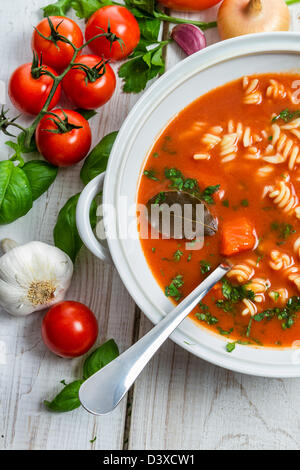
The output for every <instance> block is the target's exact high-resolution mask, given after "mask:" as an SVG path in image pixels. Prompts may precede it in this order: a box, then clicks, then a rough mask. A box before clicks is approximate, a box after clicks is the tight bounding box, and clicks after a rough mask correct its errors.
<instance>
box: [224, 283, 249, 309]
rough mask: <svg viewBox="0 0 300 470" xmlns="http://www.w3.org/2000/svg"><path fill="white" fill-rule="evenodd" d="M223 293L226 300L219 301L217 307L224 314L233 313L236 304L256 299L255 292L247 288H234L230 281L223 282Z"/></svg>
mask: <svg viewBox="0 0 300 470" xmlns="http://www.w3.org/2000/svg"><path fill="white" fill-rule="evenodd" d="M222 293H223V296H224V297H225V300H217V302H216V305H217V307H219V308H221V309H222V310H224V312H231V311H232V310H233V309H234V304H236V303H238V302H240V301H241V300H243V299H252V300H253V299H254V292H253V291H252V290H250V289H247V286H234V285H232V284H231V282H230V281H229V280H228V279H223V280H222Z"/></svg>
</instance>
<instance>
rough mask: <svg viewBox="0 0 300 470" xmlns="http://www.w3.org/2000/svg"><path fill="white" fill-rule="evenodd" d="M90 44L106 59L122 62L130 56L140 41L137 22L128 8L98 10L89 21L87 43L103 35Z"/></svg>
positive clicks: (86, 34) (109, 6) (110, 7)
mask: <svg viewBox="0 0 300 470" xmlns="http://www.w3.org/2000/svg"><path fill="white" fill-rule="evenodd" d="M101 32H103V36H102V37H99V38H97V39H95V40H94V41H92V42H91V43H90V44H89V47H90V48H91V50H92V51H93V52H94V53H95V54H97V55H99V56H100V57H104V58H105V59H111V60H114V61H116V60H121V59H124V58H125V57H127V56H129V55H130V54H131V52H132V51H133V49H135V47H136V46H137V45H138V43H139V40H140V28H139V25H138V22H137V20H136V19H135V17H134V16H133V14H132V13H130V11H129V10H127V8H125V7H123V6H119V5H108V6H105V7H103V8H100V9H99V10H97V11H96V12H95V13H94V14H93V15H92V16H91V17H90V19H89V20H88V22H87V25H86V30H85V38H86V41H89V40H90V39H92V38H93V37H95V36H97V35H99V34H101Z"/></svg>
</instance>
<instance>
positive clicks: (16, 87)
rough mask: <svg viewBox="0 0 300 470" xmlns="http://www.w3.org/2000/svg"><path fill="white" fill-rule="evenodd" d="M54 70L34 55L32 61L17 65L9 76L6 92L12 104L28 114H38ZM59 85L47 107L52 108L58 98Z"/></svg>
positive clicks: (48, 89)
mask: <svg viewBox="0 0 300 470" xmlns="http://www.w3.org/2000/svg"><path fill="white" fill-rule="evenodd" d="M47 72H48V73H50V74H52V76H55V77H56V76H57V73H56V71H55V70H54V69H53V68H52V67H49V66H48V65H42V64H40V63H39V61H38V58H37V57H36V55H35V56H34V59H33V63H32V64H31V63H28V64H23V65H20V67H18V68H17V69H16V70H15V71H14V73H13V74H12V76H11V77H10V80H9V84H8V94H9V97H10V99H11V102H12V103H13V105H14V106H15V107H16V108H17V109H19V110H20V111H22V112H23V113H28V114H34V115H36V114H39V112H40V111H41V110H42V108H43V106H44V104H45V102H46V100H47V98H48V96H49V93H50V91H51V88H52V86H53V77H51V76H50V75H47ZM60 94H61V86H60V85H59V86H58V87H57V89H56V91H55V93H54V95H53V98H52V100H51V102H50V104H49V108H48V109H52V108H54V107H55V106H56V105H57V103H58V101H59V98H60Z"/></svg>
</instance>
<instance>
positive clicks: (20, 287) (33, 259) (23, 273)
mask: <svg viewBox="0 0 300 470" xmlns="http://www.w3.org/2000/svg"><path fill="white" fill-rule="evenodd" d="M1 245H2V250H3V251H4V252H5V254H4V255H3V256H1V258H0V306H1V307H3V308H4V309H5V310H6V311H7V312H8V313H10V314H11V315H16V316H25V315H29V314H30V313H32V312H35V311H37V310H42V309H44V308H47V307H49V306H50V305H53V304H56V303H57V302H60V301H61V300H63V299H64V297H65V293H66V291H67V289H68V287H69V286H70V283H71V278H72V274H73V263H72V261H71V259H70V258H69V256H68V255H67V254H66V253H64V252H63V251H62V250H60V249H59V248H56V247H55V246H50V245H47V244H46V243H42V242H30V243H27V244H26V245H23V246H17V245H16V244H15V242H13V241H12V240H8V239H5V240H3V241H2V244H1Z"/></svg>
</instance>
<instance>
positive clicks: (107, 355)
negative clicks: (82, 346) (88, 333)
mask: <svg viewBox="0 0 300 470" xmlns="http://www.w3.org/2000/svg"><path fill="white" fill-rule="evenodd" d="M119 354H120V353H119V348H118V346H117V345H116V343H115V341H114V340H113V339H110V340H108V341H106V343H104V344H102V346H100V347H99V348H97V349H96V350H95V351H94V352H92V354H91V355H90V356H89V357H88V358H87V359H86V360H85V362H84V365H83V377H84V379H88V378H89V377H90V376H91V375H93V374H95V373H96V372H98V370H100V369H102V367H104V366H106V365H107V364H109V363H110V362H111V361H113V360H114V359H115V358H116V357H118V356H119Z"/></svg>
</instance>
